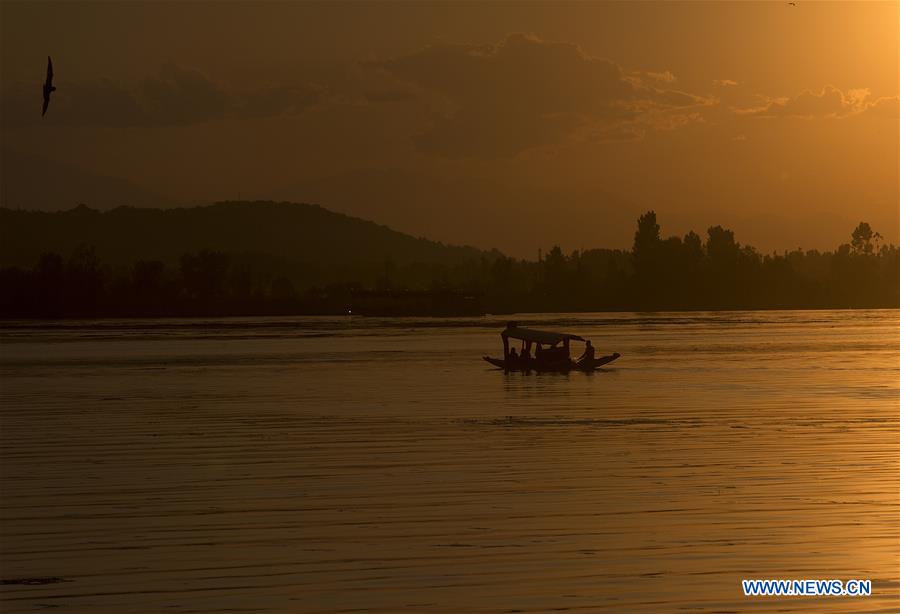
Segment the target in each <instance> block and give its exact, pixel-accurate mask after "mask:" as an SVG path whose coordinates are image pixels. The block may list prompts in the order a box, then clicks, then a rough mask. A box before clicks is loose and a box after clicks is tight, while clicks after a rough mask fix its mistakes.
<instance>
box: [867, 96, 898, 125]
mask: <svg viewBox="0 0 900 614" xmlns="http://www.w3.org/2000/svg"><path fill="white" fill-rule="evenodd" d="M866 113H867V114H871V115H874V116H876V117H886V118H888V119H895V120H896V119H898V118H900V96H882V97H881V98H878V99H876V100H875V101H874V102H870V103H868V104H867V105H866Z"/></svg>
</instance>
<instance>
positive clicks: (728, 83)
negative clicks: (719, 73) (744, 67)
mask: <svg viewBox="0 0 900 614" xmlns="http://www.w3.org/2000/svg"><path fill="white" fill-rule="evenodd" d="M713 85H715V86H717V87H735V86H737V85H738V82H737V81H735V80H733V79H713Z"/></svg>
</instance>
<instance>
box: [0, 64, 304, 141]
mask: <svg viewBox="0 0 900 614" xmlns="http://www.w3.org/2000/svg"><path fill="white" fill-rule="evenodd" d="M56 85H57V91H56V92H54V93H53V97H52V99H51V102H50V109H49V111H48V113H47V116H46V117H44V118H41V116H40V104H41V98H40V88H39V87H38V88H35V87H34V86H33V84H23V83H13V84H10V85H9V86H7V85H6V84H4V90H3V93H2V96H0V115H2V121H3V123H4V125H6V126H20V125H30V124H36V123H43V124H51V125H64V126H108V127H138V126H187V125H192V124H198V123H203V122H208V121H215V120H219V119H225V118H262V117H273V116H277V115H286V114H292V113H298V112H300V111H302V110H303V109H305V108H307V107H309V106H311V105H313V104H315V103H316V102H317V101H318V100H319V91H318V90H317V89H316V88H314V87H312V86H309V85H296V86H293V85H278V86H274V87H268V88H259V89H255V90H252V91H249V92H246V93H240V94H238V93H233V92H230V91H228V90H227V89H225V88H224V87H223V86H222V85H220V84H217V83H215V82H214V81H212V80H211V79H209V78H208V77H206V76H205V75H204V74H203V73H201V72H199V71H197V70H193V69H188V68H183V67H181V66H178V65H177V64H173V63H168V64H165V65H163V66H162V67H161V68H160V70H159V72H158V73H157V74H156V75H153V76H151V77H147V78H145V79H143V81H141V83H140V84H137V85H136V86H134V87H128V86H127V85H125V84H123V83H121V82H119V81H115V80H112V79H106V78H100V79H92V80H84V81H59V82H58V83H57V84H56Z"/></svg>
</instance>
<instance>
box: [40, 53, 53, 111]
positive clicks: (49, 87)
mask: <svg viewBox="0 0 900 614" xmlns="http://www.w3.org/2000/svg"><path fill="white" fill-rule="evenodd" d="M55 91H56V88H55V87H53V60H51V59H50V56H49V55H48V56H47V79H46V80H45V81H44V110H43V111H41V117H43V116H44V115H45V114H46V113H47V105H49V104H50V92H55Z"/></svg>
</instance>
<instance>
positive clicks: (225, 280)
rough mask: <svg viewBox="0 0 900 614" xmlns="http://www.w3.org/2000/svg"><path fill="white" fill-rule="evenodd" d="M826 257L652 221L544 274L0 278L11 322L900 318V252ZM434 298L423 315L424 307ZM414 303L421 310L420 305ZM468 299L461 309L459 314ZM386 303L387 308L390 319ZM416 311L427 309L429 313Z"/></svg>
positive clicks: (489, 264) (556, 258)
mask: <svg viewBox="0 0 900 614" xmlns="http://www.w3.org/2000/svg"><path fill="white" fill-rule="evenodd" d="M849 239H850V240H849V242H848V243H846V244H843V245H840V246H838V247H837V248H836V249H834V250H833V251H826V252H819V251H817V250H807V251H802V250H799V249H798V250H794V251H789V252H783V253H772V254H761V253H760V252H758V251H757V250H756V249H754V248H753V247H751V246H747V245H741V244H740V243H738V242H737V241H736V240H735V237H734V233H733V232H732V231H731V230H727V229H725V228H722V227H721V226H713V227H710V228H709V229H708V230H707V232H706V236H705V237H701V236H700V235H698V234H697V233H695V232H689V233H688V234H686V235H685V236H683V237H677V236H670V237H667V238H663V237H662V235H661V234H660V226H659V224H658V222H657V217H656V214H655V212H653V211H649V212H647V213H645V214H644V215H642V216H640V218H639V219H638V221H637V230H636V231H635V235H634V243H633V246H632V249H631V250H617V249H591V250H583V251H574V252H571V253H570V254H565V253H563V251H562V250H561V249H560V248H559V247H558V246H555V247H553V248H552V249H550V250H549V251H548V252H547V253H546V255H541V256H539V258H538V260H536V261H534V260H531V261H529V260H522V259H515V258H509V257H506V256H504V255H502V254H499V253H497V252H490V253H481V254H480V255H479V256H475V257H471V258H468V259H466V260H464V261H461V262H457V263H435V262H430V263H422V262H405V263H396V262H394V261H393V260H392V258H391V257H390V255H385V256H383V260H382V261H381V262H380V264H376V266H372V265H371V262H370V263H369V264H368V266H367V267H365V268H354V267H352V266H349V265H348V266H344V267H342V268H340V269H334V270H331V272H330V273H329V276H330V278H331V279H329V280H326V281H325V282H324V283H322V282H321V280H319V281H317V283H315V284H311V283H310V282H309V279H310V277H309V275H307V274H305V273H304V271H306V272H308V270H309V268H310V267H311V266H316V263H315V262H304V263H296V265H295V266H289V265H285V263H284V262H283V261H281V260H273V259H267V258H261V257H260V256H259V255H258V254H256V255H254V254H248V253H238V252H234V253H231V252H223V251H216V250H209V249H201V250H198V251H192V252H187V253H184V254H183V255H182V256H181V258H180V259H179V260H178V262H177V263H174V264H173V263H165V262H163V261H162V260H136V261H135V262H133V263H132V264H131V265H128V266H125V265H121V264H116V265H112V264H105V263H104V262H103V261H102V260H101V258H100V255H99V254H98V252H97V250H96V249H95V248H94V247H92V246H91V245H80V246H78V247H76V248H75V249H74V250H72V251H71V253H69V254H67V255H65V256H63V255H61V254H58V253H52V252H51V253H44V254H43V255H41V256H40V258H39V259H38V261H37V262H35V263H34V265H33V266H32V267H30V268H28V267H17V266H8V267H5V268H2V269H0V288H2V292H0V316H2V317H17V318H32V317H34V318H63V317H106V316H117V317H132V316H135V317H139V316H200V315H203V316H224V315H265V314H345V313H348V312H356V313H358V312H360V311H363V312H364V309H361V306H364V305H365V302H366V300H367V299H368V298H370V297H371V296H373V294H377V296H378V300H379V301H380V303H379V304H381V305H382V307H383V306H384V305H385V304H386V302H387V308H388V312H390V313H396V314H403V313H404V310H405V309H406V306H407V305H412V304H414V305H416V306H417V307H416V309H418V310H420V311H421V310H422V309H424V310H425V313H418V314H419V315H428V314H429V313H431V314H432V315H438V314H440V315H449V314H451V313H453V311H454V309H456V308H457V307H456V306H457V305H461V304H465V305H467V307H466V310H467V311H466V313H471V311H472V307H471V306H472V304H473V303H472V300H476V301H477V304H478V311H480V312H486V313H514V312H547V311H557V312H558V311H607V310H609V311H613V310H614V311H620V310H621V311H632V310H639V311H645V310H687V309H797V308H802V309H806V308H874V307H894V308H896V307H900V249H898V248H897V247H895V246H894V245H891V244H884V242H883V239H882V237H881V235H879V234H878V233H877V232H874V231H873V229H872V228H871V227H870V226H869V224H867V223H865V222H861V223H860V224H859V225H858V226H857V227H856V229H854V230H853V232H852V233H851V235H850V237H849ZM423 296H428V297H430V299H429V300H428V301H423V300H422V297H423ZM410 297H415V300H414V301H411V300H410ZM460 297H465V298H466V301H461V300H460ZM391 302H393V303H394V304H393V305H391ZM423 305H424V307H423Z"/></svg>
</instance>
